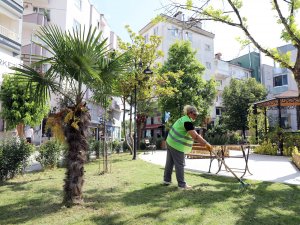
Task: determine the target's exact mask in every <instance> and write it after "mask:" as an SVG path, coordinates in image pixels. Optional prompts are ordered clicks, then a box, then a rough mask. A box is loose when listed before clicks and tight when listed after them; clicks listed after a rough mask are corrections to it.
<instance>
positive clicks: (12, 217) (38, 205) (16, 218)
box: [0, 189, 62, 224]
mask: <svg viewBox="0 0 300 225" xmlns="http://www.w3.org/2000/svg"><path fill="white" fill-rule="evenodd" d="M47 192H48V193H49V192H50V194H49V197H43V198H39V199H30V200H28V199H27V198H26V196H24V197H23V198H21V199H20V200H18V202H17V203H14V204H10V203H7V204H5V205H3V206H0V221H1V224H23V223H26V221H30V220H32V219H33V218H42V217H45V215H47V214H52V213H55V212H57V211H59V210H60V209H61V207H62V205H61V204H60V203H55V202H53V200H52V199H53V198H51V197H52V196H51V195H53V193H54V192H55V193H57V190H49V189H47Z"/></svg>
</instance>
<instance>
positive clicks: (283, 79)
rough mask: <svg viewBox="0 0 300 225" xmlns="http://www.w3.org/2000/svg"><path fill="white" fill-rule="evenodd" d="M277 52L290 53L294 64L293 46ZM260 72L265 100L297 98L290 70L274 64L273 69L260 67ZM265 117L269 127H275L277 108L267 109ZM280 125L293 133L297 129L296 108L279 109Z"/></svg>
mask: <svg viewBox="0 0 300 225" xmlns="http://www.w3.org/2000/svg"><path fill="white" fill-rule="evenodd" d="M278 50H279V51H280V52H282V53H286V52H291V61H293V62H295V59H296V54H297V49H296V48H295V47H294V46H293V45H291V44H288V45H284V46H281V47H279V48H278ZM261 71H262V84H263V85H264V86H265V87H266V88H267V90H268V96H267V99H274V98H285V97H296V96H298V93H299V90H298V86H297V83H296V80H295V79H294V75H293V73H292V72H291V71H290V70H288V69H286V68H280V67H279V66H278V64H277V63H274V67H272V66H268V65H262V66H261ZM267 116H268V118H269V122H270V125H272V126H276V125H277V124H278V109H277V107H276V108H274V107H273V108H272V107H271V108H269V110H268V111H267ZM298 117H299V115H298ZM298 120H299V118H298ZM281 125H282V127H283V128H288V129H291V130H293V131H295V130H298V129H299V127H298V122H297V109H296V107H289V108H286V107H283V108H281Z"/></svg>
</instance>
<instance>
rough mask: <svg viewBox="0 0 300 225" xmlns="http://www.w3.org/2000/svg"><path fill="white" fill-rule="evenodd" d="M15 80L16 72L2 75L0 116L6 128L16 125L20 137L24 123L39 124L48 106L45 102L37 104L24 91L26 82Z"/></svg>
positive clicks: (47, 110)
mask: <svg viewBox="0 0 300 225" xmlns="http://www.w3.org/2000/svg"><path fill="white" fill-rule="evenodd" d="M17 81H18V75H17V74H13V75H6V76H4V79H3V82H2V86H1V91H0V101H1V102H2V110H1V116H2V118H3V119H5V121H6V129H12V128H14V127H16V126H17V128H18V135H19V136H20V137H22V136H23V133H24V125H30V126H32V127H34V126H37V125H40V124H41V122H42V119H43V118H44V117H45V116H47V115H48V113H49V109H50V107H49V105H47V104H46V102H45V104H44V105H40V104H37V102H35V101H34V100H33V99H32V98H30V94H29V93H26V87H27V84H26V83H19V82H17ZM45 101H47V99H45Z"/></svg>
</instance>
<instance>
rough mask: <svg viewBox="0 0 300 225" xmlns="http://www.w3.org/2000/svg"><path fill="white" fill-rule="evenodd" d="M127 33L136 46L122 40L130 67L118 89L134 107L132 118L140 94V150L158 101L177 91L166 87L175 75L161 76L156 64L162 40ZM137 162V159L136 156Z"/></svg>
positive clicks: (160, 53)
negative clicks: (143, 130) (147, 124)
mask: <svg viewBox="0 0 300 225" xmlns="http://www.w3.org/2000/svg"><path fill="white" fill-rule="evenodd" d="M127 31H128V33H129V35H130V38H131V41H132V42H131V43H126V42H122V41H121V40H119V46H120V49H121V51H128V50H129V51H128V54H126V57H128V61H129V62H130V63H129V64H128V70H127V73H123V74H122V75H121V76H120V77H119V82H118V84H117V85H118V90H119V93H120V95H121V96H123V99H124V101H123V103H124V104H125V101H128V100H130V101H129V102H128V103H129V104H130V105H131V110H130V112H131V114H132V107H133V106H134V100H135V94H136V103H137V104H136V121H135V124H137V134H138V138H137V140H138V141H137V146H139V142H140V139H141V138H140V137H141V133H142V128H143V125H144V124H145V121H146V119H147V117H148V116H151V115H152V113H153V112H154V108H155V101H154V100H155V98H157V97H158V96H160V95H168V94H171V93H172V91H173V90H172V89H170V88H168V87H166V86H164V84H165V83H167V82H169V77H172V75H171V74H170V75H169V76H167V75H161V74H159V73H157V70H158V68H159V64H158V63H157V61H156V60H157V59H158V58H159V57H160V56H161V55H162V52H161V51H159V50H157V48H158V46H159V45H160V44H161V37H159V36H155V35H153V36H150V37H149V40H145V38H144V37H143V36H141V35H138V34H136V33H134V32H133V31H132V30H131V29H130V27H129V26H127ZM149 68H151V70H152V72H153V73H152V74H147V73H145V70H146V69H149ZM148 71H149V70H148ZM124 108H125V107H124ZM130 124H131V122H130ZM130 128H131V125H130ZM129 132H130V134H131V133H132V132H131V131H129ZM125 137H126V135H125ZM126 138H127V137H126ZM133 159H135V155H134V156H133Z"/></svg>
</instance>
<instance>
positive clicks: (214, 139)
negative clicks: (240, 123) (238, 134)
mask: <svg viewBox="0 0 300 225" xmlns="http://www.w3.org/2000/svg"><path fill="white" fill-rule="evenodd" d="M205 140H206V141H208V142H209V143H210V144H212V145H224V144H226V143H227V135H226V134H223V135H218V134H215V135H207V136H205Z"/></svg>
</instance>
